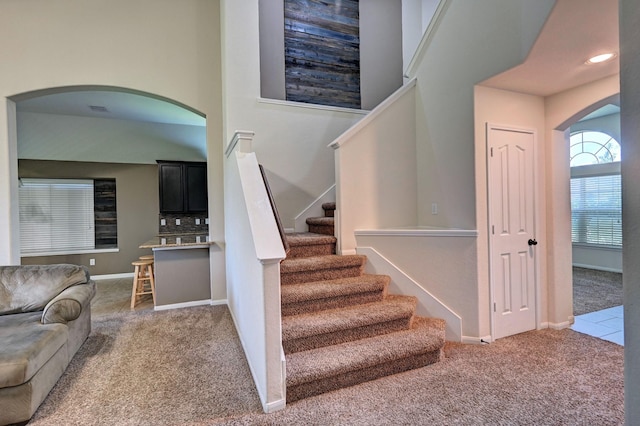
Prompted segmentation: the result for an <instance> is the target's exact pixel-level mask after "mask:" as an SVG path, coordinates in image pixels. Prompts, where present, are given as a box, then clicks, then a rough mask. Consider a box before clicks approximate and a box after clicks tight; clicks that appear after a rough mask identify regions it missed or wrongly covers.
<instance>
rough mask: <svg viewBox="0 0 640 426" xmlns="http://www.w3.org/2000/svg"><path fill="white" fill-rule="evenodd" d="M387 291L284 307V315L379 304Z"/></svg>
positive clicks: (305, 302)
mask: <svg viewBox="0 0 640 426" xmlns="http://www.w3.org/2000/svg"><path fill="white" fill-rule="evenodd" d="M385 295H386V291H384V292H383V291H377V292H371V293H359V294H349V295H346V296H340V297H332V298H326V299H320V300H305V301H302V302H295V303H288V304H283V305H282V315H283V316H287V315H299V314H304V313H308V312H318V311H322V310H325V309H336V308H344V307H347V306H353V305H359V304H364V303H371V302H379V301H381V300H383V299H384V297H385Z"/></svg>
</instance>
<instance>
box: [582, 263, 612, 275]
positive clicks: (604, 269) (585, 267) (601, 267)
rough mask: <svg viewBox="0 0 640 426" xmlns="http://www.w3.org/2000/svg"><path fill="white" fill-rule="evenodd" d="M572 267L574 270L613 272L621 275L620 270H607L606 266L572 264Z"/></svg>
mask: <svg viewBox="0 0 640 426" xmlns="http://www.w3.org/2000/svg"><path fill="white" fill-rule="evenodd" d="M573 266H575V267H576V268H583V269H594V270H596V271H604V272H615V273H617V274H621V273H622V269H616V268H607V267H606V266H594V265H583V264H582V263H574V264H573Z"/></svg>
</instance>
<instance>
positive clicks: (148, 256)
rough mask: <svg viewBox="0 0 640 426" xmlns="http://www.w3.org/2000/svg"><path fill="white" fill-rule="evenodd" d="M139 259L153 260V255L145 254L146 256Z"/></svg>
mask: <svg viewBox="0 0 640 426" xmlns="http://www.w3.org/2000/svg"><path fill="white" fill-rule="evenodd" d="M138 259H140V260H153V255H152V254H145V255H144V256H140V257H139V258H138Z"/></svg>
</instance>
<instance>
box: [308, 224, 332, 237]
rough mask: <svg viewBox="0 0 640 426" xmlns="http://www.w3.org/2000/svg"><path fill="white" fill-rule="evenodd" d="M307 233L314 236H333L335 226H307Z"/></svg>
mask: <svg viewBox="0 0 640 426" xmlns="http://www.w3.org/2000/svg"><path fill="white" fill-rule="evenodd" d="M308 227H309V232H313V233H314V234H323V235H335V229H334V228H335V226H326V225H308Z"/></svg>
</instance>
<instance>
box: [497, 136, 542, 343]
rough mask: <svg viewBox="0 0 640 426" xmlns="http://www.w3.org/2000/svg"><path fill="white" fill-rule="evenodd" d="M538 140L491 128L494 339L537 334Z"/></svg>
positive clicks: (533, 137)
mask: <svg viewBox="0 0 640 426" xmlns="http://www.w3.org/2000/svg"><path fill="white" fill-rule="evenodd" d="M534 140H535V135H534V133H533V132H529V131H518V130H510V129H504V128H499V127H494V126H488V145H489V146H488V148H489V149H488V155H489V159H488V160H489V161H488V164H489V234H490V235H489V241H490V250H489V253H490V271H491V272H490V273H491V286H492V297H493V306H492V308H493V309H492V310H493V335H494V338H496V339H497V338H500V337H505V336H511V335H513V334H517V333H522V332H524V331H528V330H533V329H535V328H536V282H535V280H536V274H535V253H536V250H535V245H536V244H537V242H536V240H535V226H534V219H535V216H534V213H535V205H534V203H535V195H534V189H535V188H534V178H535V170H534V167H533V165H534V153H533V149H534Z"/></svg>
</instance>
